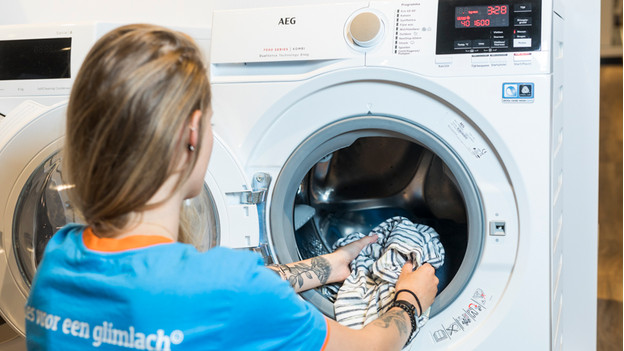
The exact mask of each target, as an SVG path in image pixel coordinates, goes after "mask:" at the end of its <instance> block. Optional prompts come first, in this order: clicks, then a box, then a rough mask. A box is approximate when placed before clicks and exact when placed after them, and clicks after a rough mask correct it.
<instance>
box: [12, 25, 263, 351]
mask: <svg viewBox="0 0 624 351" xmlns="http://www.w3.org/2000/svg"><path fill="white" fill-rule="evenodd" d="M118 25H119V24H109V23H88V24H87V23H85V24H62V25H60V24H59V25H57V24H50V25H27V26H23V25H18V26H4V27H0V53H1V55H0V112H1V113H2V115H1V116H0V165H1V167H2V172H0V214H1V217H0V234H1V235H0V236H1V241H0V244H1V245H2V250H0V282H1V283H2V288H1V289H0V313H1V315H2V318H3V324H2V325H1V326H0V338H2V339H1V340H0V342H4V343H0V349H1V350H13V349H16V350H22V349H25V346H24V339H23V336H24V331H25V322H24V305H25V303H26V299H27V296H28V292H29V289H30V284H31V281H32V279H33V277H34V274H35V271H36V267H37V265H38V263H39V262H40V260H41V258H42V254H43V251H44V248H45V245H46V243H47V242H48V240H49V239H50V237H51V236H52V235H53V234H54V233H55V232H56V231H57V230H58V229H59V228H60V227H62V226H63V225H65V224H66V223H69V222H81V218H80V215H79V214H78V213H76V212H75V211H74V209H73V207H72V204H71V202H70V201H69V200H68V198H67V190H68V189H70V188H71V184H66V183H64V182H63V179H62V173H63V172H62V168H63V167H62V162H61V149H62V146H63V136H64V133H65V113H66V109H67V100H68V97H69V92H70V90H71V86H72V83H73V79H74V77H75V76H76V74H77V72H78V69H79V67H80V64H81V63H82V61H83V59H84V57H85V55H86V54H87V52H88V50H89V49H90V48H91V46H92V45H93V43H94V42H95V40H96V39H97V38H99V37H100V36H101V35H103V34H105V33H107V32H108V31H110V30H111V29H113V28H114V27H116V26H118ZM174 28H175V29H177V30H181V31H183V32H185V33H187V34H189V35H191V36H192V37H193V38H194V39H195V40H196V41H197V42H198V44H199V45H200V47H201V48H202V50H203V51H204V54H205V55H206V56H207V55H208V53H209V49H210V45H209V43H210V30H209V28H181V27H180V28H178V27H174ZM213 148H214V150H213V160H212V162H211V164H210V168H209V171H208V172H207V174H206V177H205V186H204V191H203V192H202V194H201V195H200V196H198V197H196V198H194V199H191V200H187V203H185V206H184V211H183V216H184V220H183V223H185V224H189V225H195V226H197V225H200V226H201V227H202V228H204V229H205V230H204V231H203V232H201V231H200V232H197V234H198V235H197V236H196V237H193V238H189V242H191V243H193V244H195V245H196V246H197V247H198V248H200V249H202V250H205V249H208V248H210V247H213V246H216V245H227V246H230V247H237V246H239V247H248V246H250V244H249V243H248V242H247V241H245V240H246V238H245V236H248V237H254V236H257V235H258V234H257V232H258V224H257V223H258V220H257V213H258V212H257V210H256V208H255V205H253V204H252V202H251V201H247V200H248V199H249V198H253V194H249V193H250V191H249V189H250V186H249V185H247V181H246V179H247V177H246V176H244V175H243V174H242V173H241V167H240V166H239V165H238V164H237V163H236V159H235V158H234V157H233V156H232V155H231V152H230V151H229V149H228V148H227V147H225V146H224V144H223V143H222V142H220V139H219V137H218V136H215V142H214V147H213ZM236 172H239V173H236ZM226 193H227V195H226ZM232 198H235V199H236V201H233V200H232ZM230 231H235V232H237V233H247V234H246V235H243V237H242V240H243V242H238V241H237V240H238V238H239V237H236V238H235V239H232V240H228V239H227V237H228V233H229V232H230ZM247 231H249V232H247ZM222 238H225V239H222Z"/></svg>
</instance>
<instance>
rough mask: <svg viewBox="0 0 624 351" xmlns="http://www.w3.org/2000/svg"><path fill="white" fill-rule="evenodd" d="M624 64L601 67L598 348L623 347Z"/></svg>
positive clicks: (608, 349)
mask: <svg viewBox="0 0 624 351" xmlns="http://www.w3.org/2000/svg"><path fill="white" fill-rule="evenodd" d="M622 128H623V126H622V64H621V63H619V64H607V65H602V66H601V68H600V173H599V174H600V175H599V178H600V179H599V200H598V201H599V202H598V223H599V230H598V232H599V233H598V326H597V333H598V335H597V339H598V341H597V344H598V345H597V350H598V351H611V350H620V351H621V350H622Z"/></svg>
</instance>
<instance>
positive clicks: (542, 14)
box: [211, 0, 552, 82]
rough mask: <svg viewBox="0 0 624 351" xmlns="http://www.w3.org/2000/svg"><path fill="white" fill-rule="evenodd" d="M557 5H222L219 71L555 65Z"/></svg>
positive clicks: (217, 18)
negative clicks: (553, 44) (233, 7)
mask: <svg viewBox="0 0 624 351" xmlns="http://www.w3.org/2000/svg"><path fill="white" fill-rule="evenodd" d="M551 5H552V4H550V3H549V2H548V1H542V0H438V1H422V0H406V1H371V2H362V3H357V2H349V3H343V4H318V5H309V6H300V7H280V8H260V9H244V10H230V11H215V14H214V17H213V32H212V34H213V36H212V50H211V65H212V67H211V78H212V79H213V82H220V81H248V80H259V81H265V80H273V79H279V80H301V79H305V77H308V76H311V75H317V74H321V73H323V72H328V71H332V70H337V69H342V68H348V67H360V66H369V67H393V68H397V69H402V70H406V71H410V72H413V73H418V74H421V75H426V76H440V77H451V76H470V75H473V76H488V75H504V74H532V73H548V72H550V70H551V57H550V51H551V47H550V46H551V43H550V40H549V38H550V37H551V33H552V28H551V27H552V7H551Z"/></svg>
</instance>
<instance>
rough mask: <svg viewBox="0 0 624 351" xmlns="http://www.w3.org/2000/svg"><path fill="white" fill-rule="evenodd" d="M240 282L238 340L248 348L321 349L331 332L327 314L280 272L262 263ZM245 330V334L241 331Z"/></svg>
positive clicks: (234, 317) (234, 319)
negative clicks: (290, 283) (241, 283)
mask: <svg viewBox="0 0 624 351" xmlns="http://www.w3.org/2000/svg"><path fill="white" fill-rule="evenodd" d="M247 283H248V285H246V286H245V285H241V287H240V289H241V290H240V291H239V292H238V294H237V295H238V296H239V299H238V301H237V302H235V304H236V305H237V307H236V308H233V313H235V314H236V315H235V316H232V319H233V323H232V325H236V326H237V328H240V329H239V330H241V331H244V333H240V334H239V335H238V336H237V338H238V340H237V342H234V343H233V344H241V345H245V347H244V348H243V349H248V350H259V349H263V350H271V349H273V350H315V351H318V350H321V349H323V347H324V345H325V343H326V338H327V336H328V325H327V321H326V319H325V316H324V315H323V314H322V313H321V312H320V311H319V310H318V309H316V308H315V307H314V306H313V305H312V304H310V303H309V302H307V301H305V300H303V299H302V298H301V297H300V296H299V295H297V294H296V293H295V291H294V290H293V289H292V287H291V286H290V285H289V284H288V283H287V282H285V281H283V280H282V279H280V278H279V276H278V275H277V274H275V273H274V272H272V271H270V270H269V269H268V268H265V267H263V266H257V267H256V268H255V269H254V270H252V272H251V274H250V276H249V279H248V280H247ZM241 334H244V335H241Z"/></svg>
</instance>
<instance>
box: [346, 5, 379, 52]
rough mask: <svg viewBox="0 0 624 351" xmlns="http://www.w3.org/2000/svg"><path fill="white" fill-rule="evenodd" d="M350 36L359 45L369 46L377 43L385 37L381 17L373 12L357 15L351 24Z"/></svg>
mask: <svg viewBox="0 0 624 351" xmlns="http://www.w3.org/2000/svg"><path fill="white" fill-rule="evenodd" d="M349 36H350V37H351V39H352V40H353V43H354V44H355V45H357V46H360V47H363V48H369V47H371V46H374V45H376V44H377V43H378V42H379V41H380V39H381V38H382V37H383V25H382V22H381V19H380V18H379V16H377V15H376V14H374V13H372V12H362V13H360V14H358V15H356V16H355V17H354V18H353V20H352V21H351V23H350V24H349Z"/></svg>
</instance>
